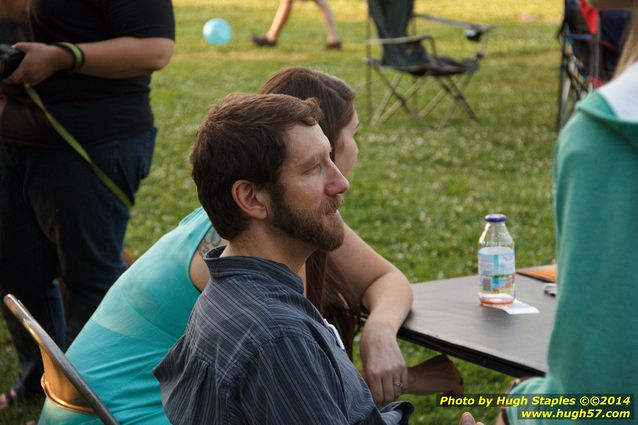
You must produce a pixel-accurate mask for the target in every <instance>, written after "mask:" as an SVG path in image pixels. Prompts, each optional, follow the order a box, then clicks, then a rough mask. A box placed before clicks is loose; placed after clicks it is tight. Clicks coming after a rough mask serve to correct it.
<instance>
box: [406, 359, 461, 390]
mask: <svg viewBox="0 0 638 425" xmlns="http://www.w3.org/2000/svg"><path fill="white" fill-rule="evenodd" d="M464 390H465V389H464V385H463V377H462V376H461V373H460V372H459V371H458V369H457V368H456V366H455V365H454V363H452V361H451V360H450V359H449V358H448V357H447V356H446V355H444V354H441V355H439V356H436V357H433V358H431V359H429V360H426V361H424V362H423V363H421V364H419V365H416V366H412V367H409V368H408V385H407V386H406V387H405V388H404V389H403V393H404V394H414V395H426V394H439V393H448V392H450V393H454V394H458V395H461V394H463V392H464Z"/></svg>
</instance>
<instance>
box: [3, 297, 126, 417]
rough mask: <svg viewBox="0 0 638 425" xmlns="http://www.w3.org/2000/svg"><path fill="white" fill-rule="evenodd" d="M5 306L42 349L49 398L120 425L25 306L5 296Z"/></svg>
mask: <svg viewBox="0 0 638 425" xmlns="http://www.w3.org/2000/svg"><path fill="white" fill-rule="evenodd" d="M4 303H5V305H6V306H7V308H9V310H11V312H12V313H13V315H14V316H15V317H16V318H17V319H18V321H19V322H20V323H21V324H22V326H24V328H25V329H26V330H27V331H28V332H29V333H30V334H31V336H32V337H33V340H34V341H35V342H36V343H37V344H38V347H39V348H40V354H41V355H42V362H43V363H44V374H43V375H42V388H43V389H44V392H45V394H46V395H47V397H48V398H49V399H50V400H51V401H52V402H53V403H55V404H57V405H58V406H60V407H63V408H65V409H70V410H73V411H75V412H80V413H85V414H88V415H95V416H98V417H99V418H100V419H101V420H102V422H104V423H105V424H106V425H118V422H117V421H116V420H115V418H114V417H113V415H112V414H111V413H110V412H109V411H108V409H107V408H106V406H105V405H104V403H102V401H101V400H100V399H99V397H98V396H97V395H96V394H95V392H93V390H92V389H91V388H90V387H89V385H88V384H87V383H86V381H85V380H84V379H83V378H82V376H81V375H80V374H79V372H78V371H77V370H76V369H75V368H74V367H73V365H72V364H71V362H69V360H68V359H67V357H66V356H65V355H64V353H63V352H62V350H61V349H60V348H59V347H58V346H57V345H56V344H55V342H53V340H52V339H51V337H50V336H49V335H48V334H47V333H46V331H45V330H44V329H42V326H40V324H39V323H38V322H37V321H36V320H35V319H34V318H33V316H32V315H31V313H29V311H28V310H27V309H26V308H25V307H24V305H23V304H22V303H21V302H20V301H19V300H18V299H17V298H16V297H14V296H13V295H11V294H8V295H5V297H4Z"/></svg>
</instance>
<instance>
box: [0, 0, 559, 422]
mask: <svg viewBox="0 0 638 425" xmlns="http://www.w3.org/2000/svg"><path fill="white" fill-rule="evenodd" d="M331 3H332V6H333V8H334V10H335V13H336V15H337V19H338V28H339V32H340V35H341V37H342V41H343V43H344V49H343V50H342V51H338V52H335V51H325V50H324V44H325V32H324V30H323V24H322V21H321V18H320V15H319V13H318V9H317V7H316V6H315V5H314V3H313V2H309V1H303V2H297V3H295V9H294V10H293V15H292V17H291V20H290V22H289V25H288V26H287V27H286V28H285V29H284V32H283V33H282V35H281V38H280V40H279V45H278V47H277V48H275V49H259V48H256V47H254V46H253V45H252V43H251V42H250V41H249V35H250V33H251V32H263V31H265V30H266V29H267V27H268V26H269V25H270V20H271V19H272V16H273V14H274V11H275V8H276V4H277V2H275V1H267V2H262V1H259V0H232V1H231V0H215V1H203V0H174V4H175V11H176V19H177V37H178V38H177V45H176V49H175V55H174V57H173V60H172V62H171V63H170V65H169V66H168V67H167V68H166V69H165V70H163V71H161V72H159V73H156V74H155V76H154V78H153V92H152V96H153V107H154V111H155V116H156V122H157V126H158V128H159V130H160V133H159V136H158V141H157V146H156V151H155V157H154V162H153V169H152V171H151V175H150V176H149V177H148V178H147V179H146V181H145V182H144V184H143V186H142V188H141V190H140V192H139V194H138V197H137V202H136V205H135V207H134V209H133V217H132V220H131V223H130V226H129V231H128V234H127V241H126V245H127V248H128V249H129V251H131V252H132V253H133V254H134V255H136V256H139V255H141V254H142V253H143V252H144V251H145V250H146V249H147V248H148V247H149V246H150V245H151V244H152V243H153V242H154V241H155V240H156V239H158V238H159V237H160V236H161V235H162V234H163V233H165V232H166V231H168V230H169V229H171V228H172V227H173V226H174V225H175V224H176V223H177V222H178V221H179V219H180V218H181V217H182V216H184V215H185V214H187V213H188V212H190V211H191V210H192V209H193V208H195V207H196V206H197V201H196V196H195V191H194V185H193V183H192V181H191V179H190V176H189V164H188V155H189V150H190V145H191V143H192V140H193V137H194V133H195V130H196V128H197V126H198V124H199V122H200V120H201V119H202V117H203V115H204V114H205V111H206V109H207V107H208V106H209V105H210V104H211V103H213V102H214V101H215V100H216V99H219V98H221V97H222V96H224V95H225V94H227V93H229V92H231V91H242V92H254V91H256V90H257V89H258V88H259V86H260V85H261V83H262V82H263V81H265V80H266V78H267V77H268V76H269V75H271V74H272V73H274V72H275V71H277V70H278V69H279V68H281V67H284V66H287V65H305V66H310V67H314V68H318V69H321V70H324V71H326V72H329V73H332V74H335V75H337V76H339V77H341V78H343V79H344V80H346V81H347V82H348V83H350V84H351V85H352V86H353V87H354V88H355V89H356V90H357V92H358V93H359V98H358V106H359V115H360V117H361V120H362V128H361V130H360V132H359V136H358V143H359V147H360V155H359V163H358V165H357V167H356V168H355V170H354V172H353V173H352V174H351V176H350V181H351V190H350V191H349V193H348V194H347V196H346V203H345V206H344V208H343V209H342V214H343V216H344V218H345V219H346V221H347V222H348V223H349V224H350V225H351V226H352V227H353V228H354V229H356V230H357V231H358V232H359V233H360V234H361V235H362V236H363V237H364V238H365V239H366V240H367V241H368V242H369V243H370V244H371V245H372V246H373V247H374V248H375V249H377V250H378V251H379V252H380V253H382V254H383V255H384V256H385V257H387V258H388V259H390V260H391V261H393V262H394V263H395V264H397V265H398V266H399V267H400V268H401V269H402V270H404V272H405V273H406V274H407V275H408V277H409V278H410V279H411V280H412V281H414V282H418V281H425V280H432V279H440V278H444V277H453V276H460V275H468V274H473V273H475V271H476V270H475V268H476V241H477V239H478V236H479V234H480V232H481V230H482V217H483V216H484V215H485V214H486V213H488V212H503V213H505V214H507V215H508V217H509V220H508V226H509V230H510V232H511V233H512V235H513V237H514V238H515V240H516V244H517V245H516V247H517V252H516V254H517V265H519V266H531V265H538V264H546V263H550V262H551V261H552V260H553V258H554V235H553V218H552V190H551V153H552V148H553V144H554V140H555V137H556V133H555V129H554V125H555V115H556V106H555V104H556V101H555V99H556V88H557V85H558V81H557V79H558V61H559V50H558V43H557V41H556V38H555V34H556V30H557V27H558V25H559V23H560V19H561V16H562V5H561V3H560V2H555V1H549V0H537V1H535V2H519V1H514V0H500V1H496V2H485V1H482V0H469V1H468V0H464V1H461V0H447V1H445V2H425V1H421V2H417V11H420V12H425V13H433V14H440V15H443V16H448V17H453V18H457V19H467V20H476V21H481V22H484V23H490V24H495V25H498V28H497V29H496V30H495V31H494V32H493V33H491V34H490V38H489V45H488V55H487V57H486V58H485V59H484V60H483V62H482V64H481V70H480V71H479V72H478V74H477V75H476V76H475V79H474V81H473V82H472V84H471V85H470V87H469V89H468V91H467V98H468V101H469V103H470V104H471V105H473V107H474V108H475V110H476V113H477V114H478V116H479V118H480V120H481V122H480V124H477V123H475V122H472V121H470V120H468V119H466V118H465V117H464V116H463V115H462V114H461V113H460V111H457V113H456V114H455V115H454V117H453V119H452V120H451V122H450V123H449V124H448V126H447V127H446V128H445V129H444V130H442V131H436V130H435V129H433V128H434V127H435V125H436V123H438V118H440V116H441V113H438V115H437V114H435V115H434V117H433V119H432V121H431V125H429V126H420V125H418V124H416V123H415V122H414V121H413V120H412V119H411V118H409V117H408V116H406V115H404V114H400V113H399V114H396V115H395V116H394V117H393V118H391V119H390V120H389V121H388V122H386V123H385V124H383V125H377V126H374V127H370V126H368V125H367V124H366V117H367V111H366V102H365V99H366V80H365V76H366V70H365V65H364V61H363V59H364V57H365V47H364V44H363V40H364V38H365V34H366V2H364V1H362V0H333V1H332V2H331ZM212 17H223V18H224V19H226V20H228V21H229V22H230V24H231V25H232V27H233V31H234V35H233V39H232V41H231V43H230V44H228V45H226V46H221V47H220V46H210V45H207V44H206V43H205V42H204V41H203V39H202V36H201V29H202V25H203V24H204V22H205V21H206V20H208V19H209V18H212ZM421 28H422V29H425V27H421ZM430 30H431V32H433V33H434V35H435V37H437V40H438V44H437V47H438V49H439V51H441V52H450V54H452V55H457V54H462V53H464V52H467V46H466V45H464V43H461V42H459V40H460V39H461V34H460V33H458V32H450V31H447V30H445V29H443V28H440V27H433V28H431V29H430ZM470 47H472V46H470ZM429 87H430V88H431V89H433V88H434V85H433V84H432V85H430V86H429ZM428 93H431V92H428ZM382 95H383V91H382V86H381V84H380V82H379V81H378V80H375V81H374V84H373V100H374V102H375V103H376V102H378V101H379V100H380V99H381V97H382ZM427 96H428V94H426V95H423V96H421V99H423V100H425V98H426V97H427ZM402 346H403V349H404V353H405V356H406V359H407V360H408V363H409V364H416V363H418V362H420V361H422V360H423V359H425V358H428V357H431V356H433V355H434V354H436V353H433V352H431V351H428V350H424V349H422V348H421V347H419V346H416V345H412V344H409V343H402ZM457 364H458V366H459V368H460V369H461V371H462V372H463V374H464V377H465V382H466V391H467V392H468V393H470V394H478V393H498V392H501V391H502V390H503V388H504V386H505V384H506V382H507V381H508V379H509V377H507V376H505V375H502V374H499V373H496V372H492V371H489V370H486V369H483V368H481V367H478V366H475V365H473V364H470V363H467V362H463V361H457ZM0 371H2V372H1V373H0V389H3V390H4V389H6V388H8V387H9V385H10V384H11V382H12V380H13V378H14V376H15V373H16V372H17V364H16V361H15V355H14V354H13V351H12V346H11V344H10V340H9V337H8V334H7V332H6V330H5V328H4V325H0ZM406 398H407V399H409V400H411V401H412V402H413V403H414V404H415V405H416V413H415V416H414V420H413V421H412V423H414V424H456V423H457V422H458V418H459V415H460V413H461V411H462V410H463V409H460V408H459V409H457V408H440V407H435V406H434V402H435V399H434V397H414V398H413V397H406ZM37 410H38V407H37V406H33V405H30V406H26V407H24V408H22V409H17V410H14V411H12V412H11V413H4V414H0V424H16V423H20V422H21V421H23V420H25V419H28V418H29V417H31V416H34V415H35V414H36V413H37ZM471 411H472V413H473V414H475V416H477V417H478V418H479V419H481V420H483V421H484V422H486V423H491V422H492V421H493V418H494V416H495V415H496V413H497V409H495V408H490V409H484V410H481V409H475V408H473V409H471Z"/></svg>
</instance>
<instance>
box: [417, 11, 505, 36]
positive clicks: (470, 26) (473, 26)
mask: <svg viewBox="0 0 638 425" xmlns="http://www.w3.org/2000/svg"><path fill="white" fill-rule="evenodd" d="M413 16H414V17H415V18H421V19H428V20H430V21H435V22H440V23H442V24H446V25H452V26H455V27H459V28H464V29H466V30H475V31H480V32H482V33H486V32H489V31H491V30H493V29H494V28H496V26H495V25H484V24H479V23H476V22H468V21H460V20H458V19H449V18H442V17H440V16H434V15H430V14H428V13H415V14H413Z"/></svg>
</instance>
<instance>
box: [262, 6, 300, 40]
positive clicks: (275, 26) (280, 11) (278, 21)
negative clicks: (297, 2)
mask: <svg viewBox="0 0 638 425" xmlns="http://www.w3.org/2000/svg"><path fill="white" fill-rule="evenodd" d="M292 2H293V0H281V1H280V2H279V7H278V8H277V13H275V18H274V19H273V21H272V24H270V29H269V30H268V32H267V33H266V40H268V41H270V42H275V41H277V38H278V37H279V33H280V32H281V30H282V28H283V27H284V25H286V22H287V21H288V17H289V16H290V11H291V10H292Z"/></svg>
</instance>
